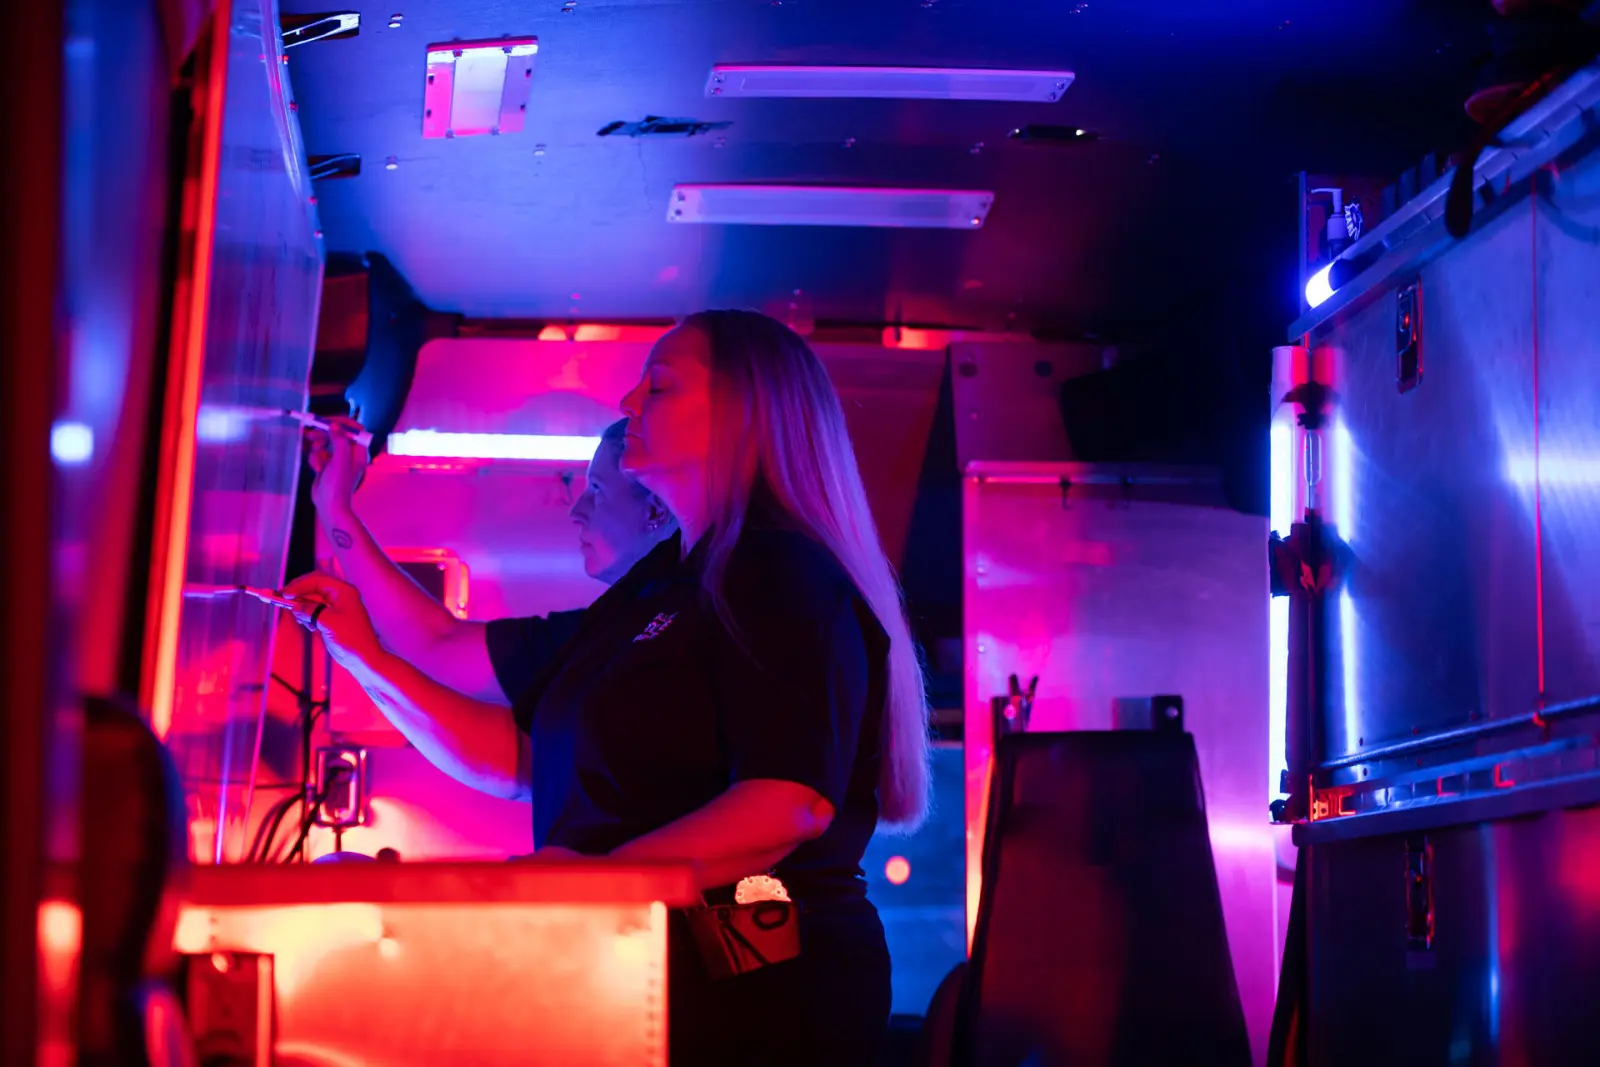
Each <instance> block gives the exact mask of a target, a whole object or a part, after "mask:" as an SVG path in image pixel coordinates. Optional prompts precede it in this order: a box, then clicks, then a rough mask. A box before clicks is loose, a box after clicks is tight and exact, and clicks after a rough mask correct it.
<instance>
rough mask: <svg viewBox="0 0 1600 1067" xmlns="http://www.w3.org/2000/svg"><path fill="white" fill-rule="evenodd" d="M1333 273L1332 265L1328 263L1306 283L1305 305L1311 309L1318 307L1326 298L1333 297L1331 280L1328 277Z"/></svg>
mask: <svg viewBox="0 0 1600 1067" xmlns="http://www.w3.org/2000/svg"><path fill="white" fill-rule="evenodd" d="M1332 273H1333V264H1332V263H1329V264H1328V265H1327V266H1326V267H1323V268H1322V269H1321V270H1319V271H1317V273H1315V274H1313V275H1312V276H1311V280H1310V281H1308V282H1306V303H1307V304H1309V305H1311V306H1312V307H1320V306H1322V304H1323V302H1324V301H1326V300H1327V299H1328V297H1330V296H1332V295H1333V280H1332V279H1331V278H1330V277H1329V275H1331V274H1332Z"/></svg>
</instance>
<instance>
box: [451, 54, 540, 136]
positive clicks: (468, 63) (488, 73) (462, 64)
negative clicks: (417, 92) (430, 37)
mask: <svg viewBox="0 0 1600 1067" xmlns="http://www.w3.org/2000/svg"><path fill="white" fill-rule="evenodd" d="M538 51H539V39H538V38H537V37H507V38H505V39H504V40H498V41H452V42H450V43H449V44H431V45H429V46H428V63H427V80H426V81H425V82H424V83H423V87H422V100H423V111H422V136H424V137H472V136H475V135H478V134H485V133H488V134H500V133H516V132H518V131H519V130H521V129H522V127H523V124H524V122H525V121H526V119H527V113H528V97H529V94H530V93H531V91H532V88H533V58H534V56H535V55H537V54H538Z"/></svg>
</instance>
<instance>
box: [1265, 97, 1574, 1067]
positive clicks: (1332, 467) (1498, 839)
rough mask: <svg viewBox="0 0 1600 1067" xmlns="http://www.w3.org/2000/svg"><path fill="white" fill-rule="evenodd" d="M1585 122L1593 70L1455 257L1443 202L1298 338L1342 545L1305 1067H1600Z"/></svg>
mask: <svg viewBox="0 0 1600 1067" xmlns="http://www.w3.org/2000/svg"><path fill="white" fill-rule="evenodd" d="M1597 106H1600V67H1592V68H1590V69H1589V70H1587V71H1585V72H1583V73H1580V74H1579V75H1578V76H1576V77H1574V78H1572V79H1570V80H1569V81H1568V82H1566V83H1565V84H1563V85H1562V86H1560V87H1558V88H1557V89H1556V90H1554V91H1553V92H1552V93H1551V95H1550V96H1548V97H1547V98H1546V99H1545V100H1544V101H1543V102H1542V103H1540V104H1538V105H1536V106H1535V107H1534V108H1533V109H1532V110H1530V111H1529V112H1528V113H1527V114H1526V115H1524V116H1523V117H1522V118H1521V119H1519V120H1518V121H1517V122H1515V123H1513V125H1512V126H1511V127H1510V128H1509V129H1508V130H1507V131H1505V133H1504V134H1503V135H1502V137H1501V138H1500V139H1499V143H1500V144H1501V145H1504V146H1506V147H1498V148H1494V149H1491V150H1489V151H1487V152H1486V153H1485V154H1484V156H1483V158H1482V159H1480V160H1479V163H1478V167H1477V172H1476V181H1475V191H1476V194H1477V195H1476V196H1475V201H1476V204H1475V206H1476V217H1475V218H1474V220H1473V228H1472V231H1471V232H1470V233H1469V234H1468V236H1466V237H1465V238H1463V239H1461V240H1453V239H1451V238H1450V237H1449V236H1448V235H1447V234H1446V233H1445V230H1444V225H1443V222H1442V217H1441V216H1442V209H1443V205H1444V201H1445V192H1446V189H1447V187H1448V185H1449V177H1448V176H1447V177H1446V178H1444V179H1441V181H1440V182H1439V183H1437V184H1436V185H1435V186H1433V187H1431V188H1430V189H1428V190H1426V191H1424V192H1423V193H1422V194H1421V195H1420V196H1419V197H1417V198H1416V200H1414V201H1413V202H1412V203H1410V204H1407V205H1405V206H1403V207H1402V208H1401V209H1400V211H1399V212H1397V213H1396V214H1395V215H1394V216H1393V217H1391V218H1390V219H1389V220H1387V221H1385V222H1384V223H1383V224H1382V225H1380V226H1379V227H1377V228H1376V229H1375V230H1374V231H1373V232H1371V233H1369V234H1368V235H1367V236H1365V237H1364V238H1363V239H1362V240H1361V241H1360V242H1359V243H1358V244H1357V245H1356V246H1354V247H1353V248H1352V249H1350V250H1349V251H1348V252H1347V253H1346V257H1347V258H1350V257H1354V258H1356V259H1359V260H1362V261H1364V262H1365V261H1368V260H1370V265H1369V266H1368V267H1367V268H1366V270H1365V271H1364V272H1363V273H1362V274H1361V276H1360V277H1358V278H1356V279H1354V280H1353V281H1352V282H1350V283H1349V284H1348V285H1346V286H1344V287H1343V288H1341V289H1340V290H1338V291H1337V292H1336V293H1335V294H1334V295H1333V297H1332V298H1330V299H1329V300H1328V301H1327V302H1326V303H1324V304H1323V305H1322V306H1321V307H1319V308H1318V309H1316V310H1315V311H1314V312H1312V313H1311V314H1309V315H1308V316H1306V317H1305V318H1304V319H1302V320H1301V322H1299V323H1297V324H1296V325H1295V326H1294V328H1293V330H1292V334H1293V337H1294V339H1295V340H1297V341H1301V340H1303V342H1304V343H1305V344H1307V345H1308V346H1309V347H1310V348H1312V349H1313V351H1314V352H1316V353H1317V355H1318V356H1319V357H1321V358H1319V359H1318V360H1317V361H1316V362H1318V363H1323V364H1327V365H1331V366H1332V367H1333V368H1334V372H1333V380H1332V382H1331V383H1329V384H1331V385H1332V387H1333V389H1334V393H1335V400H1334V404H1333V416H1334V417H1333V421H1332V423H1331V424H1330V425H1329V426H1328V427H1327V428H1326V429H1325V430H1324V431H1323V437H1324V445H1325V447H1324V448H1323V463H1322V467H1323V470H1324V472H1325V476H1324V477H1323V479H1322V485H1321V487H1320V489H1319V490H1318V491H1316V492H1314V493H1313V494H1312V496H1313V498H1318V497H1320V500H1319V502H1320V504H1321V506H1322V510H1323V514H1324V515H1325V516H1326V518H1327V519H1328V520H1329V521H1330V522H1331V523H1332V525H1333V527H1334V530H1335V532H1336V534H1337V535H1338V536H1339V537H1341V538H1343V539H1344V541H1345V542H1346V544H1347V545H1348V553H1347V556H1346V562H1345V564H1344V566H1343V567H1342V580H1341V584H1340V588H1339V591H1338V592H1337V593H1335V594H1334V595H1336V596H1337V597H1338V603H1337V605H1336V611H1335V616H1334V617H1335V618H1336V619H1337V622H1338V625H1337V626H1336V627H1333V628H1332V629H1333V630H1334V631H1336V633H1333V634H1332V635H1331V636H1332V638H1333V640H1334V644H1335V646H1336V647H1335V648H1333V649H1332V652H1333V654H1334V656H1335V658H1334V659H1333V660H1332V661H1331V662H1333V663H1334V664H1336V665H1337V670H1336V674H1337V676H1336V677H1335V678H1334V679H1333V685H1332V690H1333V694H1332V698H1331V700H1330V706H1329V709H1328V712H1327V714H1326V716H1325V717H1324V721H1323V722H1322V724H1321V736H1320V740H1321V742H1322V752H1321V763H1320V765H1319V766H1317V767H1316V768H1314V771H1313V776H1312V777H1313V786H1314V803H1313V805H1312V813H1313V819H1314V820H1315V821H1313V822H1311V823H1308V824H1305V825H1302V826H1301V827H1299V828H1298V829H1297V833H1296V841H1297V842H1298V843H1299V844H1301V845H1302V846H1310V847H1309V854H1306V853H1305V852H1303V854H1302V857H1301V861H1302V862H1309V863H1310V864H1311V868H1310V878H1309V882H1308V886H1309V897H1308V905H1309V910H1308V913H1307V914H1308V924H1309V946H1310V947H1309V952H1310V967H1309V970H1310V980H1309V994H1308V996H1309V1015H1308V1017H1309V1026H1310V1035H1311V1036H1310V1043H1311V1048H1312V1062H1314V1063H1316V1064H1340V1063H1351V1062H1356V1061H1357V1060H1360V1061H1361V1062H1364V1063H1391V1062H1392V1063H1424V1062H1426V1063H1446V1062H1449V1063H1459V1064H1502V1063H1503V1064H1512V1063H1556V1062H1563V1063H1578V1062H1596V1061H1600V1038H1597V1037H1596V1036H1595V1033H1594V1031H1593V1029H1592V1027H1588V1026H1586V1025H1583V1024H1582V1023H1581V1020H1582V1019H1583V1018H1584V1017H1585V1015H1586V1014H1587V1012H1586V1009H1585V1004H1586V1003H1592V1001H1593V999H1594V997H1595V996H1596V994H1600V967H1597V966H1596V965H1595V964H1594V963H1593V962H1592V961H1593V960H1594V959H1595V958H1596V950H1597V949H1600V858H1595V857H1600V822H1597V821H1596V818H1595V817H1594V813H1593V812H1592V811H1582V812H1577V811H1571V810H1566V809H1570V808H1572V807H1574V806H1576V805H1580V804H1592V803H1594V802H1596V801H1600V763H1597V753H1600V749H1597V746H1596V741H1597V733H1600V730H1597V726H1600V655H1597V651H1600V597H1597V595H1596V583H1597V580H1600V541H1597V537H1596V535H1597V533H1600V152H1597V151H1596V143H1597V138H1596V135H1595V129H1596V126H1595V122H1596V118H1597V111H1596V109H1597ZM1408 312H1409V313H1411V314H1412V315H1413V319H1412V320H1409V321H1408V320H1407V319H1406V317H1405V316H1406V314H1407V313H1408ZM1412 321H1414V322H1415V323H1417V324H1418V325H1419V329H1418V330H1417V331H1416V340H1418V341H1419V342H1420V359H1416V360H1408V359H1407V358H1406V357H1405V354H1404V353H1403V351H1402V350H1403V349H1404V348H1405V346H1406V344H1407V342H1408V341H1409V340H1410V339H1411V338H1410V334H1411V330H1410V328H1409V327H1410V324H1411V322H1412ZM1312 466H1313V468H1315V467H1316V464H1315V463H1313V465H1312ZM1330 673H1334V672H1330ZM1513 817H1521V818H1518V819H1516V820H1515V821H1513ZM1377 1035H1386V1036H1384V1037H1378V1036H1377Z"/></svg>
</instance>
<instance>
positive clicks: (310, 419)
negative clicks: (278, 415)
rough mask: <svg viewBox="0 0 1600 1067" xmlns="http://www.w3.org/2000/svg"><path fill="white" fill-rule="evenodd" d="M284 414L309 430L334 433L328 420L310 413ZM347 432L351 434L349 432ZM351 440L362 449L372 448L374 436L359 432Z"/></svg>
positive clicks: (290, 412)
mask: <svg viewBox="0 0 1600 1067" xmlns="http://www.w3.org/2000/svg"><path fill="white" fill-rule="evenodd" d="M284 414H285V415H287V416H288V417H289V418H291V419H294V420H295V421H296V422H298V423H299V424H300V425H302V426H304V427H305V428H306V429H308V430H321V431H322V432H323V433H332V432H333V424H332V423H330V422H328V420H327V419H324V418H322V417H320V416H317V415H313V414H311V412H309V411H285V412H284ZM345 432H346V433H349V431H348V430H346V431H345ZM350 439H351V440H352V441H354V442H355V443H356V444H358V445H360V446H361V447H362V448H370V447H371V446H372V434H370V433H368V432H367V431H366V430H358V431H356V432H355V433H351V434H350Z"/></svg>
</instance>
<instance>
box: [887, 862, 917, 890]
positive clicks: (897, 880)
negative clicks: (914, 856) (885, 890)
mask: <svg viewBox="0 0 1600 1067" xmlns="http://www.w3.org/2000/svg"><path fill="white" fill-rule="evenodd" d="M883 876H884V877H885V878H887V879H889V884H890V885H905V884H906V882H907V880H909V879H910V877H911V861H910V860H908V859H906V858H905V857H904V856H891V857H890V858H889V862H888V863H885V864H884V865H883Z"/></svg>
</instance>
